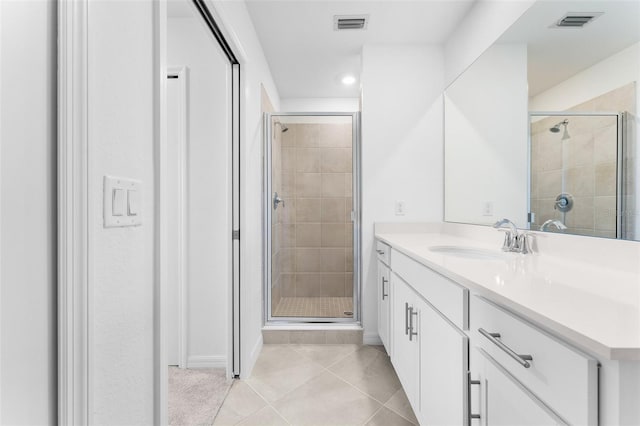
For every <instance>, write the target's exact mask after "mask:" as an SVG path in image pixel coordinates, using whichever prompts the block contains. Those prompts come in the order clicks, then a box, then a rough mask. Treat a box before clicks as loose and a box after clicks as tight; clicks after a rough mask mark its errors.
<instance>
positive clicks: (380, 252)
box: [376, 250, 384, 256]
mask: <svg viewBox="0 0 640 426" xmlns="http://www.w3.org/2000/svg"><path fill="white" fill-rule="evenodd" d="M376 251H377V252H378V254H379V255H380V256H382V255H383V254H384V250H376Z"/></svg>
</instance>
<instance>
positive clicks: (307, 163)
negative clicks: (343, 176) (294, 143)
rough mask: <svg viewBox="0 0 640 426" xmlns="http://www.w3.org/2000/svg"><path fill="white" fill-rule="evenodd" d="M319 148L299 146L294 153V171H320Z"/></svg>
mask: <svg viewBox="0 0 640 426" xmlns="http://www.w3.org/2000/svg"><path fill="white" fill-rule="evenodd" d="M321 159H322V157H321V150H320V149H319V148H299V149H298V150H297V155H296V171H297V172H307V173H318V172H320V164H321Z"/></svg>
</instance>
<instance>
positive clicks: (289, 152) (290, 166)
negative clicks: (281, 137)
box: [281, 148, 296, 172]
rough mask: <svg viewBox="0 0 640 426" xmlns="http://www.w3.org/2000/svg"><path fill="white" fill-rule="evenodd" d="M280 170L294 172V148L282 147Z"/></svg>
mask: <svg viewBox="0 0 640 426" xmlns="http://www.w3.org/2000/svg"><path fill="white" fill-rule="evenodd" d="M281 159H282V160H281V161H282V171H283V172H294V171H295V170H296V150H295V148H282V157H281Z"/></svg>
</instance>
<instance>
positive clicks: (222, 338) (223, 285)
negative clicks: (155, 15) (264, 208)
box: [167, 8, 232, 367]
mask: <svg viewBox="0 0 640 426" xmlns="http://www.w3.org/2000/svg"><path fill="white" fill-rule="evenodd" d="M196 14H197V11H196V10H195V8H194V18H174V19H169V22H168V28H167V32H168V34H167V45H168V48H167V66H168V67H169V68H176V67H177V68H179V67H183V66H186V67H188V86H187V93H188V95H187V99H188V118H187V120H188V129H189V130H188V139H187V147H186V151H187V164H186V172H187V175H186V194H185V198H186V200H185V201H186V224H185V225H186V229H185V231H186V241H185V248H186V253H185V255H186V259H185V260H186V264H185V265H184V266H185V267H186V294H187V303H186V306H185V308H186V310H187V324H186V325H187V330H186V332H187V367H194V366H198V367H204V366H206V367H224V366H226V362H227V360H226V358H227V350H228V348H227V346H228V345H227V342H228V338H229V332H230V327H231V324H230V323H229V320H228V312H229V309H230V307H229V306H228V305H229V303H228V302H229V292H230V290H231V279H232V275H231V256H230V250H231V238H230V236H231V227H232V226H231V213H230V212H231V175H230V172H231V132H230V120H231V110H230V107H231V93H230V89H231V66H230V64H229V60H228V59H227V57H226V56H225V55H224V53H223V52H222V50H221V49H220V47H219V46H218V43H217V42H216V40H215V39H214V38H213V37H212V36H211V34H210V31H209V29H208V28H207V27H206V26H205V25H204V22H201V21H202V19H201V17H200V16H199V15H196ZM169 142H170V141H169ZM168 161H177V159H176V158H172V159H169V160H168ZM169 207H170V208H179V206H169ZM173 260H174V259H172V261H173ZM174 284H175V283H173V282H170V283H168V285H169V286H171V285H174Z"/></svg>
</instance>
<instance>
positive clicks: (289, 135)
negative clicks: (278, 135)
mask: <svg viewBox="0 0 640 426" xmlns="http://www.w3.org/2000/svg"><path fill="white" fill-rule="evenodd" d="M287 127H288V128H289V130H287V131H286V132H284V133H282V147H288V148H294V147H295V146H296V137H297V135H298V125H297V124H287Z"/></svg>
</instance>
